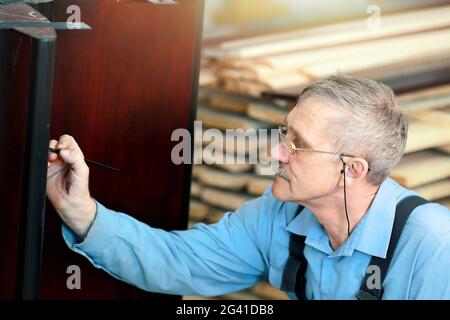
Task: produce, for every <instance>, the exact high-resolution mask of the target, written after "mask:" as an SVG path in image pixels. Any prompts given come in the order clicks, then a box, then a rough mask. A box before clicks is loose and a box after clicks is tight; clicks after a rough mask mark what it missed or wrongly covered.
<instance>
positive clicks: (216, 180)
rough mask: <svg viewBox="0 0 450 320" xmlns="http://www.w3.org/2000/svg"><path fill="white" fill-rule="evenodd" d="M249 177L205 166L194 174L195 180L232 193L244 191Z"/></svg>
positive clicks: (248, 175) (245, 174)
mask: <svg viewBox="0 0 450 320" xmlns="http://www.w3.org/2000/svg"><path fill="white" fill-rule="evenodd" d="M250 177H251V175H250V174H248V173H242V174H233V173H230V172H227V171H223V170H220V169H214V168H213V167H212V166H207V165H202V166H199V167H198V168H197V174H196V178H197V179H198V180H199V181H200V182H202V183H203V184H205V185H208V186H212V187H216V188H223V189H228V190H234V191H238V190H242V189H244V188H245V187H246V185H247V183H248V181H249V179H250Z"/></svg>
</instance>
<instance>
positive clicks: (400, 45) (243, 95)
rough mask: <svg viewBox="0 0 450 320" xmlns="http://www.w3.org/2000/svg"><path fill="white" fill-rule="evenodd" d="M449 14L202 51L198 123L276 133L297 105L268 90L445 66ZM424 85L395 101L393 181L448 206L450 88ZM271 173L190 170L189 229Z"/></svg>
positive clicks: (235, 203) (237, 202)
mask: <svg viewBox="0 0 450 320" xmlns="http://www.w3.org/2000/svg"><path fill="white" fill-rule="evenodd" d="M449 17H450V6H442V7H439V8H431V9H422V10H416V11H411V12H406V13H401V14H396V15H392V16H386V17H384V18H383V21H382V29H381V30H380V31H379V32H369V31H368V30H367V28H365V21H364V26H362V23H363V21H354V22H348V23H341V24H338V25H328V26H324V27H320V28H316V29H311V30H301V31H293V32H288V33H284V34H275V35H268V36H264V37H256V38H250V39H244V40H238V41H228V42H223V43H220V44H217V45H216V46H215V47H213V48H205V50H204V55H205V62H204V68H203V70H202V72H204V75H205V76H204V77H203V79H207V80H208V81H206V80H204V81H203V84H204V86H203V88H202V89H201V92H200V95H201V99H200V106H199V110H198V117H197V119H198V120H202V121H203V126H204V127H205V128H217V129H219V130H221V131H225V130H226V129H233V128H234V129H237V128H241V129H244V130H249V129H256V130H258V129H264V128H267V129H274V128H276V127H277V126H278V125H280V124H282V123H283V120H284V118H285V116H286V114H287V113H288V112H289V110H290V109H291V108H292V107H293V106H294V105H295V102H292V101H287V100H279V99H278V100H277V99H273V98H272V99H269V98H267V96H266V95H262V92H263V91H265V90H268V89H269V90H273V91H283V90H284V89H290V88H291V89H292V88H297V89H296V90H297V91H296V92H300V89H301V87H302V86H304V85H306V84H308V83H310V82H311V81H312V80H315V79H319V78H323V77H326V76H328V75H331V74H333V73H335V72H336V71H337V70H339V71H342V72H345V73H349V74H354V75H357V76H361V77H367V78H374V79H377V80H383V81H384V79H385V78H388V79H390V78H392V77H393V78H396V79H400V80H401V81H403V78H402V77H404V78H405V75H407V74H408V75H410V74H411V70H412V71H414V70H416V69H426V68H427V67H429V66H438V67H439V68H440V67H442V68H444V67H450V60H449V59H448V56H449V55H450V45H449V43H450V42H449V41H448V40H447V39H450V18H449ZM331 31H332V32H331ZM405 79H406V78H405ZM428 80H429V79H426V78H424V79H423V86H424V87H426V88H425V89H417V88H414V90H413V91H409V92H407V93H402V94H398V95H397V96H398V100H399V102H400V103H401V104H402V105H404V106H406V107H407V108H408V109H409V113H410V129H409V134H408V141H407V145H406V150H405V156H404V158H403V159H402V160H401V162H400V163H399V165H398V166H397V167H396V168H394V170H393V171H392V172H391V175H390V176H391V177H392V178H393V179H395V180H396V181H398V182H399V183H400V184H402V185H404V186H405V187H407V188H410V189H413V190H415V191H417V192H418V193H419V194H421V195H423V196H424V197H426V198H428V199H430V200H433V201H437V202H440V203H442V204H443V205H446V206H447V207H449V208H450V81H448V82H447V83H443V84H442V83H441V84H439V85H434V86H431V87H430V83H433V82H432V81H431V82H427V81H428ZM401 81H400V82H401ZM404 82H407V80H404ZM394 90H396V88H395V87H394ZM197 143H199V144H201V145H203V146H204V147H205V146H206V145H207V144H208V142H205V141H204V140H203V141H197ZM254 147H255V146H253V148H254ZM222 151H224V152H227V153H230V152H231V153H233V152H236V153H238V154H248V153H249V152H251V151H254V150H253V149H252V148H251V147H249V146H244V147H242V146H241V147H239V146H234V147H233V148H229V147H228V148H227V146H225V145H224V147H223V150H222ZM257 151H258V153H259V155H260V158H259V159H264V157H265V156H266V155H267V150H259V148H258V150H257ZM204 160H205V158H204ZM206 160H207V159H206ZM208 163H209V162H208ZM270 171H271V168H270V165H269V166H267V165H261V164H248V163H246V164H212V165H210V164H199V165H195V166H194V171H193V182H192V188H191V190H192V197H191V203H190V220H191V224H192V223H197V222H204V223H215V222H217V221H219V220H220V218H221V217H222V216H223V214H224V213H226V212H232V211H234V210H236V209H238V208H239V207H241V206H242V204H243V203H244V202H245V201H247V200H251V199H254V198H255V197H258V196H260V195H261V194H262V193H263V192H264V191H265V190H266V189H267V188H268V187H270V185H271V182H272V177H271V176H270V175H267V173H268V172H270ZM262 173H264V174H263V175H262ZM222 298H223V297H222ZM225 298H230V299H250V298H261V299H267V298H269V299H270V298H273V299H285V298H286V295H284V294H283V293H281V292H280V291H279V290H278V289H275V288H272V287H270V286H269V285H268V284H267V283H265V282H263V283H260V284H258V286H256V287H255V288H252V289H249V290H246V291H243V292H239V293H236V294H233V295H228V296H225Z"/></svg>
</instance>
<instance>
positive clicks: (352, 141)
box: [297, 74, 408, 185]
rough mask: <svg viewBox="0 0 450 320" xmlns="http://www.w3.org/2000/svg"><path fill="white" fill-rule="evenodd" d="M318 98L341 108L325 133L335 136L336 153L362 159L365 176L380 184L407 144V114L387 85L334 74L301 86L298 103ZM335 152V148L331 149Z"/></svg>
mask: <svg viewBox="0 0 450 320" xmlns="http://www.w3.org/2000/svg"><path fill="white" fill-rule="evenodd" d="M308 97H315V98H319V99H321V100H323V101H325V102H327V103H330V104H331V105H332V106H336V107H337V108H340V109H341V110H342V113H343V116H342V117H339V118H338V119H336V120H332V121H331V125H330V128H329V131H328V132H327V133H328V134H329V136H330V137H331V138H332V139H335V143H336V147H337V148H339V149H337V150H336V152H342V153H347V154H352V155H355V156H358V157H361V158H364V159H366V160H367V162H368V163H369V167H370V171H369V173H368V175H367V179H368V181H369V182H370V183H373V184H376V185H378V184H380V183H381V182H383V180H384V179H385V178H386V177H387V175H388V174H389V172H390V171H391V170H392V168H393V167H395V165H397V163H398V162H399V161H400V159H401V158H402V156H403V151H404V149H405V145H406V138H407V133H408V117H407V114H406V111H405V110H403V108H401V107H400V106H399V105H398V103H397V101H396V99H395V96H394V93H393V91H392V89H391V88H389V87H388V86H386V85H384V84H382V83H380V82H376V81H373V80H368V79H359V78H354V77H350V76H346V75H341V74H339V75H335V76H332V77H330V78H327V79H324V80H319V81H316V82H314V83H311V84H310V85H308V86H307V87H306V88H304V89H303V91H302V93H301V94H300V97H299V100H298V104H297V105H300V104H301V103H302V102H303V101H304V100H305V99H307V98H308ZM333 151H334V150H333Z"/></svg>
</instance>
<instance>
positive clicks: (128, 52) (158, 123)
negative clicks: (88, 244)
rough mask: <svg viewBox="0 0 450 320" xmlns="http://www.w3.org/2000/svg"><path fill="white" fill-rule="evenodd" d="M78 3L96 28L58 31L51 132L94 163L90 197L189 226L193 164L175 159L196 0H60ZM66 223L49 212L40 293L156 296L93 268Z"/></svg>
mask: <svg viewBox="0 0 450 320" xmlns="http://www.w3.org/2000/svg"><path fill="white" fill-rule="evenodd" d="M73 4H75V5H78V6H79V7H80V8H81V17H82V21H83V22H86V23H88V24H89V25H91V26H92V27H93V30H92V31H59V32H58V40H57V51H56V66H55V70H56V71H55V72H56V73H55V87H54V104H53V113H52V126H51V133H52V136H53V137H54V138H58V137H59V136H60V135H61V134H64V133H67V134H70V135H73V136H74V137H75V138H76V140H77V141H78V143H79V145H80V146H81V147H82V149H83V151H84V154H85V156H86V158H89V159H93V160H97V161H100V162H103V163H107V164H110V165H112V166H114V167H117V168H120V169H121V170H122V172H121V173H115V172H112V171H107V170H104V169H101V168H96V167H91V180H90V181H91V182H90V188H91V193H92V195H93V196H94V197H95V198H96V199H98V200H99V201H100V202H102V203H103V204H104V205H106V206H108V207H110V208H112V209H115V210H119V211H123V212H127V213H129V214H131V215H133V216H134V217H136V218H138V219H139V220H141V221H144V222H146V223H148V224H150V225H151V226H154V227H160V228H164V229H167V230H171V229H182V228H185V227H186V225H187V212H186V211H187V210H186V209H187V205H186V203H187V201H188V194H187V191H188V188H187V187H186V186H187V184H188V180H189V179H187V178H189V177H190V171H189V170H190V168H189V167H188V166H177V165H174V164H173V163H172V161H171V158H170V155H171V149H172V147H173V146H174V145H175V142H172V141H171V134H172V132H173V130H175V129H177V128H189V127H190V125H191V124H190V122H191V121H192V114H193V110H192V108H193V105H192V102H193V98H194V97H195V95H196V92H193V90H192V88H193V87H195V85H194V82H193V81H195V80H194V79H195V74H196V72H197V70H195V68H194V61H195V60H196V59H197V58H198V57H196V53H198V52H197V51H196V44H198V41H200V39H197V38H196V35H197V34H198V31H199V29H198V28H199V27H201V23H199V20H201V19H200V18H201V17H200V15H201V14H202V10H201V9H202V7H201V3H200V2H199V1H194V0H184V1H178V4H177V5H152V4H150V3H148V2H117V1H112V0H102V1H92V0H78V1H74V0H67V1H66V0H58V1H57V2H56V3H55V17H54V19H55V20H58V21H61V20H65V19H66V18H67V16H68V15H67V13H66V9H67V6H68V5H73ZM60 226H61V222H60V220H59V218H58V217H57V216H56V213H54V212H53V211H52V210H51V209H48V210H47V220H46V231H45V238H44V263H43V270H42V271H43V273H42V287H41V298H43V299H46V298H56V299H58V298H64V299H77V298H83V299H91V298H93V299H128V298H130V299H131V298H143V297H153V295H148V294H144V293H143V292H142V291H140V290H137V289H135V288H132V287H131V286H129V285H126V284H124V283H121V282H118V281H116V280H114V279H112V278H111V277H110V276H108V275H106V273H104V272H102V271H99V270H96V269H95V268H94V267H92V266H91V265H90V264H89V263H87V260H86V259H84V258H82V257H81V256H79V255H77V254H74V253H72V252H70V251H69V250H68V249H67V248H66V246H65V244H64V243H63V240H62V237H61V232H60ZM69 265H78V266H80V268H81V275H82V281H81V285H82V288H81V290H69V289H67V287H66V279H67V277H68V274H66V269H67V267H68V266H69Z"/></svg>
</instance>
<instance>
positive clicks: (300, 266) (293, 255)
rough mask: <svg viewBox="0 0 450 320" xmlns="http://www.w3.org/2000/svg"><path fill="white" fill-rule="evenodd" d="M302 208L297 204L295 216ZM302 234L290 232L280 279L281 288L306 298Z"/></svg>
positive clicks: (303, 240)
mask: <svg viewBox="0 0 450 320" xmlns="http://www.w3.org/2000/svg"><path fill="white" fill-rule="evenodd" d="M302 210H303V206H298V208H297V211H296V213H295V216H294V217H296V216H297V215H298V214H299V213H300V212H301V211H302ZM305 239H306V237H304V236H299V235H297V234H294V233H292V234H291V237H290V240H289V258H288V260H287V263H286V266H285V267H284V270H283V278H282V280H281V289H282V290H284V291H288V292H295V294H296V295H297V298H298V299H304V300H306V296H305V286H306V278H305V273H306V266H307V261H306V258H305V256H304V255H303V249H304V248H305Z"/></svg>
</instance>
